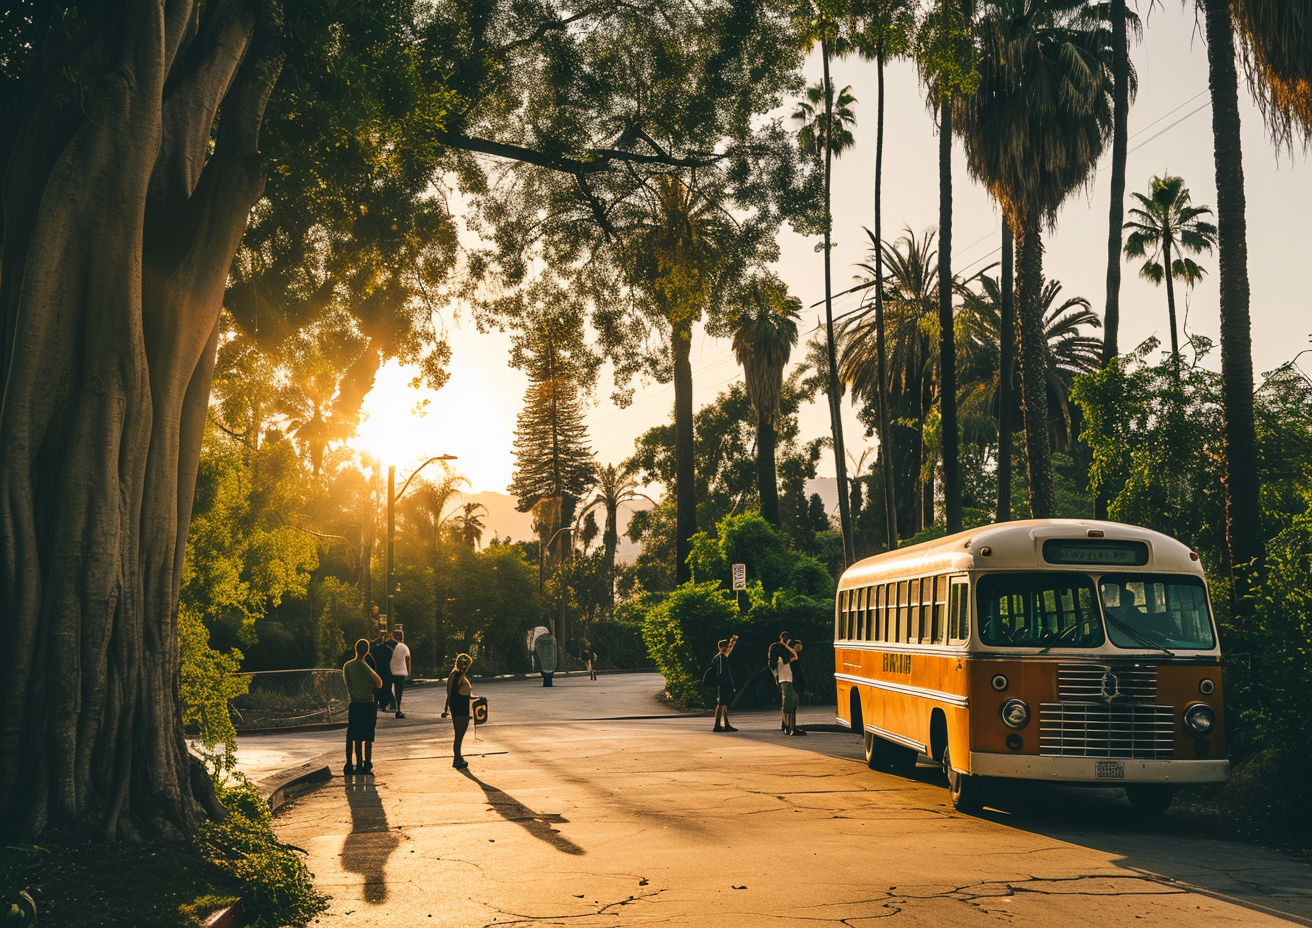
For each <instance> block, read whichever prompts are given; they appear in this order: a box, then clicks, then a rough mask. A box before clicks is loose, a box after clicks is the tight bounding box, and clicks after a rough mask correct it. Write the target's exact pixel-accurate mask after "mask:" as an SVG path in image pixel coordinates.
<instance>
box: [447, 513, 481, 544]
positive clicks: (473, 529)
mask: <svg viewBox="0 0 1312 928" xmlns="http://www.w3.org/2000/svg"><path fill="white" fill-rule="evenodd" d="M479 510H482V513H483V515H482V516H480V515H479ZM486 515H487V507H486V506H484V505H483V504H482V503H465V504H464V505H463V506H461V507H460V509H459V510H458V511H457V512H456V514H455V519H454V520H453V521H454V524H453V525H452V531H453V532H454V533H455V536H456V537H457V538H459V539H460V541H461V543H462V544H463V545H464V546H465V547H466V548H470V549H477V548H478V543H479V542H480V541H482V540H483V531H484V528H485V526H484V525H483V516H486Z"/></svg>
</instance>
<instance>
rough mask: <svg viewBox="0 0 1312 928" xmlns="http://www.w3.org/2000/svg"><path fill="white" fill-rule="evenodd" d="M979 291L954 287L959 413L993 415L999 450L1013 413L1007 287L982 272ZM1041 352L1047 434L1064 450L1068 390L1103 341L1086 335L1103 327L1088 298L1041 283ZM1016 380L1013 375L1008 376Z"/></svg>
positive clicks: (1095, 361) (1055, 283)
mask: <svg viewBox="0 0 1312 928" xmlns="http://www.w3.org/2000/svg"><path fill="white" fill-rule="evenodd" d="M973 282H974V283H976V284H977V285H978V289H973V288H971V287H969V286H967V285H965V284H958V285H957V292H958V294H959V295H960V297H961V301H962V306H961V312H960V313H959V314H958V316H957V320H958V335H959V336H960V338H961V341H962V356H961V360H962V372H961V373H962V377H961V394H960V405H961V411H962V414H963V415H966V416H978V417H981V418H983V417H993V418H995V419H996V420H997V422H998V447H999V452H1000V451H1001V447H1002V441H1003V437H1004V436H1003V432H1004V430H1005V428H1006V427H1007V422H1009V421H1014V420H1013V419H1012V415H1014V414H1016V413H1018V412H1019V410H1018V409H1016V408H1014V407H1015V403H1016V395H1017V394H1016V391H1015V388H1014V385H1012V384H1008V382H1007V379H1006V378H1005V377H1004V376H1003V374H1002V370H1003V367H1002V363H1001V360H1002V349H1003V347H1004V346H1005V345H1006V344H1007V338H1008V337H1009V338H1010V339H1011V340H1012V341H1013V348H1012V350H1013V351H1014V350H1015V349H1014V341H1015V337H1016V336H1015V333H1014V331H1013V332H1010V333H1008V332H1007V331H1006V329H1005V327H1004V324H1003V320H1004V318H1005V315H1004V314H1005V312H1006V310H1005V306H1004V298H1005V293H1006V291H1005V288H1004V286H1003V285H1002V283H1001V282H1000V281H999V280H998V279H997V278H996V277H989V276H987V275H984V274H981V275H979V276H978V277H976V278H975V280H974V281H973ZM1040 302H1041V307H1042V315H1043V349H1044V356H1045V360H1046V364H1045V368H1046V370H1047V375H1048V376H1047V397H1048V408H1049V410H1050V418H1049V421H1048V430H1049V434H1050V436H1051V441H1052V444H1053V446H1054V447H1056V448H1058V449H1059V450H1064V449H1065V448H1068V447H1069V446H1070V443H1071V442H1072V441H1073V440H1074V438H1075V437H1076V436H1074V435H1073V434H1072V433H1071V417H1070V390H1071V386H1072V385H1073V384H1074V382H1075V378H1076V377H1079V376H1081V375H1083V374H1089V373H1092V372H1094V371H1096V370H1098V368H1099V367H1100V366H1101V357H1102V354H1101V352H1102V340H1101V339H1100V338H1098V337H1096V336H1094V335H1091V334H1089V333H1088V330H1090V329H1098V328H1100V327H1101V326H1102V320H1100V319H1099V318H1098V314H1097V313H1095V312H1094V311H1093V310H1092V308H1091V306H1090V303H1089V301H1088V300H1087V299H1085V298H1084V297H1082V296H1074V297H1068V298H1066V299H1062V297H1061V281H1059V280H1049V281H1046V282H1045V283H1044V284H1043V287H1042V297H1041V300H1040ZM1012 376H1013V377H1014V376H1015V374H1014V371H1013V373H1012ZM1004 478H1005V479H1006V480H1008V481H1010V479H1011V475H1010V472H1009V471H1008V472H1005V473H1004V471H1003V469H1002V468H1001V466H999V468H998V480H999V481H1001V480H1003V479H1004ZM1009 518H1010V511H1009V510H1000V511H999V514H998V519H999V521H1005V520H1006V519H1009Z"/></svg>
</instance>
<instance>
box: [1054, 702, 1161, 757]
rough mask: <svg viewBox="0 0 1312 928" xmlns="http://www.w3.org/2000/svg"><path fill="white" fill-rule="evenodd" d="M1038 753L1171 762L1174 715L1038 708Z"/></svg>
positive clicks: (1134, 709) (1124, 707)
mask: <svg viewBox="0 0 1312 928" xmlns="http://www.w3.org/2000/svg"><path fill="white" fill-rule="evenodd" d="M1039 753H1040V754H1042V755H1047V756H1051V757H1128V758H1135V759H1139V760H1170V759H1171V758H1172V757H1174V756H1175V728H1174V713H1173V712H1172V710H1171V707H1170V706H1142V705H1137V704H1135V703H1117V704H1115V705H1099V704H1094V705H1076V704H1074V703H1068V702H1066V703H1063V702H1045V703H1042V704H1041V705H1040V706H1039Z"/></svg>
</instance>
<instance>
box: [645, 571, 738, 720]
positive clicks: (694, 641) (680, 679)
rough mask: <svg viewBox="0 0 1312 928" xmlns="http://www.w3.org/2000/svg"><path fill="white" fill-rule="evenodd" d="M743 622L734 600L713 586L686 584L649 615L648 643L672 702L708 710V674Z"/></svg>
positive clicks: (718, 585) (646, 629)
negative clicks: (719, 648) (721, 644)
mask: <svg viewBox="0 0 1312 928" xmlns="http://www.w3.org/2000/svg"><path fill="white" fill-rule="evenodd" d="M737 619H738V607H737V605H735V603H734V598H733V596H732V595H731V594H730V593H727V592H726V591H724V590H723V589H721V588H720V584H719V583H717V582H715V581H713V580H712V581H708V582H706V583H696V582H692V583H685V584H684V585H683V586H681V587H679V588H678V589H676V590H675V591H674V592H673V593H671V594H670V595H669V597H668V598H667V599H665V600H664V601H663V602H661V603H660V604H659V605H657V606H655V607H654V608H653V609H651V611H649V612H648V613H647V618H646V621H645V622H643V626H642V637H643V641H645V642H646V644H647V653H648V654H650V655H651V657H652V660H653V661H654V662H655V663H656V669H657V670H659V671H660V672H661V673H662V674H663V675H664V677H665V690H666V692H667V693H669V695H670V698H671V699H673V700H675V701H676V702H679V703H682V704H684V705H691V706H700V705H704V704H705V701H706V700H705V696H706V694H705V693H704V692H702V687H701V678H702V671H703V670H705V669H706V665H707V664H709V663H710V661H711V658H712V657H714V656H715V643H716V642H717V641H719V640H720V639H721V638H727V637H729V635H731V634H733V631H734V630H735V629H734V626H735V624H736V620H737ZM737 624H740V623H737Z"/></svg>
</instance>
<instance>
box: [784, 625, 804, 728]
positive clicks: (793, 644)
mask: <svg viewBox="0 0 1312 928" xmlns="http://www.w3.org/2000/svg"><path fill="white" fill-rule="evenodd" d="M788 647H789V650H791V651H792V652H793V659H792V660H791V661H790V662H789V664H788V669H789V670H791V671H792V673H793V692H794V693H796V694H797V702H798V704H799V705H800V704H801V702H802V697H803V696H805V695H806V675H805V674H803V673H802V642H800V641H799V640H797V639H796V638H794V639H793V640H792V641H790V642H789V643H788ZM792 729H793V734H794V735H805V734H806V729H805V728H799V727H798V725H797V710H796V709H794V710H793V716H792Z"/></svg>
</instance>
